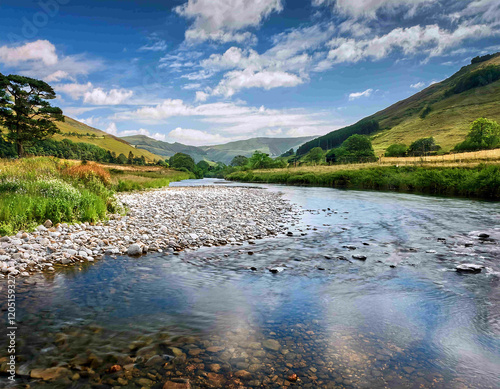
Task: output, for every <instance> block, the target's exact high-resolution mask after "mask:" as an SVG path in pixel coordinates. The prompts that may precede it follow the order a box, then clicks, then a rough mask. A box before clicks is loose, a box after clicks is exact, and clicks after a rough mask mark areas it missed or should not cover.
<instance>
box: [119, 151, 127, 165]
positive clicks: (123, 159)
mask: <svg viewBox="0 0 500 389" xmlns="http://www.w3.org/2000/svg"><path fill="white" fill-rule="evenodd" d="M116 163H118V164H120V165H125V164H127V163H128V159H127V157H126V156H125V154H123V153H120V155H119V156H118V158H116Z"/></svg>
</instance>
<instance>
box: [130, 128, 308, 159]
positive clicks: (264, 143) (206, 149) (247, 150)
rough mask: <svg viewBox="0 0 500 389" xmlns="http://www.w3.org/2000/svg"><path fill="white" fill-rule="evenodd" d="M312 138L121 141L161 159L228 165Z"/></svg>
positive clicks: (275, 152) (276, 153)
mask: <svg viewBox="0 0 500 389" xmlns="http://www.w3.org/2000/svg"><path fill="white" fill-rule="evenodd" d="M313 138H314V136H306V137H300V138H251V139H247V140H240V141H235V142H229V143H226V144H222V145H215V146H201V147H196V146H187V145H183V144H181V143H167V142H162V141H158V140H155V139H151V138H149V137H147V136H144V135H134V136H126V137H123V138H122V139H124V140H125V141H127V142H129V143H130V144H132V145H134V146H135V147H137V148H142V149H146V150H148V151H150V152H152V153H155V154H158V155H161V156H163V157H171V156H172V155H174V154H175V153H186V154H189V155H191V156H192V157H193V158H194V160H195V161H196V162H198V161H201V160H208V161H217V162H224V163H225V164H229V163H230V162H231V161H232V159H233V158H234V157H235V156H237V155H244V156H246V157H250V156H251V155H252V154H253V153H254V152H255V151H256V150H258V151H261V152H263V153H267V154H269V155H270V156H271V157H277V156H279V155H281V154H283V153H284V152H285V151H288V150H290V149H291V148H293V149H297V148H298V147H299V146H300V145H302V144H303V143H305V142H307V141H309V140H311V139H313Z"/></svg>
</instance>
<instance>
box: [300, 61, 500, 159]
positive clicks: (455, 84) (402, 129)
mask: <svg viewBox="0 0 500 389" xmlns="http://www.w3.org/2000/svg"><path fill="white" fill-rule="evenodd" d="M489 70H492V71H489ZM495 72H498V74H500V53H497V54H494V55H491V56H485V57H483V58H479V59H475V61H474V63H472V64H470V65H468V66H464V67H463V68H462V69H461V70H460V71H458V72H457V73H455V74H454V75H453V76H451V77H450V78H448V79H446V80H444V81H442V82H439V83H436V84H433V85H431V86H429V87H428V88H426V89H424V90H423V91H421V92H419V93H417V94H415V95H413V96H411V97H409V98H408V99H405V100H402V101H400V102H398V103H396V104H393V105H391V106H390V107H388V108H386V109H384V110H382V111H380V112H377V113H375V114H374V115H371V116H369V117H367V118H365V119H363V120H361V121H360V122H358V123H357V124H356V125H353V126H350V127H348V128H345V129H341V130H337V131H334V132H331V133H329V134H327V135H325V136H323V137H319V138H316V139H314V140H312V141H311V142H308V143H306V144H305V145H303V146H302V147H301V148H300V149H299V153H300V154H301V155H302V154H305V153H307V151H309V150H310V149H311V148H313V147H316V146H318V145H321V147H323V148H324V149H329V148H332V147H337V146H339V145H340V143H342V141H343V140H345V139H346V138H347V137H348V136H350V135H352V134H355V133H361V134H369V135H370V136H371V137H372V142H373V147H374V149H375V152H376V153H377V154H382V153H383V152H384V151H385V149H386V148H387V147H388V146H390V145H391V144H394V143H405V144H406V145H409V144H410V143H412V142H413V141H415V140H417V139H419V138H423V137H429V136H433V137H434V138H435V139H436V143H438V144H440V145H441V146H442V147H443V149H444V150H445V151H448V150H451V149H452V148H453V147H454V146H455V145H456V144H457V143H459V142H461V141H463V140H464V139H465V136H466V135H467V133H468V131H469V128H470V125H471V123H472V122H473V121H474V120H475V119H477V118H479V117H487V118H489V119H493V120H497V121H500V79H495V77H494V74H496V73H495ZM471 80H472V81H471ZM474 80H475V81H477V83H476V84H474ZM464 85H465V86H466V87H467V88H468V87H470V89H468V90H464V91H462V89H463V88H461V87H462V86H464ZM368 123H377V126H373V127H371V128H370V126H369V125H367V124H368ZM377 127H378V128H377ZM364 130H366V131H364ZM338 132H341V133H342V132H343V133H344V134H343V136H342V137H340V138H339V136H338V135H336V134H335V133H338ZM337 138H338V139H337ZM333 140H336V142H334V141H333Z"/></svg>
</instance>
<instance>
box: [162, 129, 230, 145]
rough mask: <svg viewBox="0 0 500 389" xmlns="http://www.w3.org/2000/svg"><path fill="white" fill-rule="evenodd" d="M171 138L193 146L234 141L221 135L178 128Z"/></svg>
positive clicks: (170, 135) (171, 133) (169, 134)
mask: <svg viewBox="0 0 500 389" xmlns="http://www.w3.org/2000/svg"><path fill="white" fill-rule="evenodd" d="M168 136H169V138H171V139H173V140H175V141H177V142H180V143H183V144H186V145H191V146H202V145H214V144H221V143H227V142H230V141H232V140H234V139H230V138H226V137H223V136H221V135H220V134H211V133H209V132H207V131H200V130H191V129H188V128H181V127H177V128H176V129H175V130H172V131H170V132H169V133H168Z"/></svg>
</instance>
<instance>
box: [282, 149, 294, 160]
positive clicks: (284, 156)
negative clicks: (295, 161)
mask: <svg viewBox="0 0 500 389" xmlns="http://www.w3.org/2000/svg"><path fill="white" fill-rule="evenodd" d="M294 154H295V151H293V149H290V150H288V151H285V152H284V153H283V154H281V155H280V157H283V158H286V157H291V156H292V155H294Z"/></svg>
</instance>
